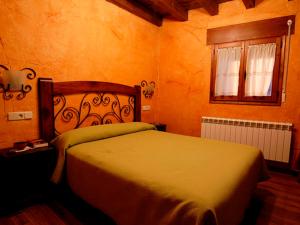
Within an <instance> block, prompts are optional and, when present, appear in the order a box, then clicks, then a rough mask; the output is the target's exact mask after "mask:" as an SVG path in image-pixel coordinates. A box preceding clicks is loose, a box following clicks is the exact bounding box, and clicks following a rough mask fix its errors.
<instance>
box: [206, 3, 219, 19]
mask: <svg viewBox="0 0 300 225" xmlns="http://www.w3.org/2000/svg"><path fill="white" fill-rule="evenodd" d="M204 8H205V10H206V11H207V12H208V13H209V15H211V16H215V15H218V14H219V3H218V2H217V0H210V1H207V3H206V4H205V6H204Z"/></svg>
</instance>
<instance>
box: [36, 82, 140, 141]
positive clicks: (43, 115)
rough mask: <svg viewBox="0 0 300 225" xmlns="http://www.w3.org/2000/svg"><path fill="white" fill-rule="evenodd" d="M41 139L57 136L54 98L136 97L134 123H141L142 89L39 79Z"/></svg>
mask: <svg viewBox="0 0 300 225" xmlns="http://www.w3.org/2000/svg"><path fill="white" fill-rule="evenodd" d="M38 87H39V94H38V96H39V120H40V138H43V139H44V140H46V141H50V140H52V139H53V138H54V136H55V127H54V125H55V121H54V102H53V98H54V96H58V95H64V96H66V95H73V94H83V93H89V92H99V91H101V92H105V93H110V94H115V95H125V96H133V97H134V121H137V122H138V121H141V87H140V86H135V87H130V86H126V85H122V84H115V83H108V82H99V81H70V82H53V80H52V79H50V78H48V79H47V78H39V80H38Z"/></svg>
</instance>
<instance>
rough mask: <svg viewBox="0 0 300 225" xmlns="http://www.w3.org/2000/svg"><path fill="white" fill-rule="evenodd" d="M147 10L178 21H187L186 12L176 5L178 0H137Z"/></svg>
mask: <svg viewBox="0 0 300 225" xmlns="http://www.w3.org/2000/svg"><path fill="white" fill-rule="evenodd" d="M138 1H140V2H141V3H142V4H144V5H145V6H146V7H147V8H149V7H150V8H152V9H153V10H154V11H156V12H158V13H160V14H161V15H163V16H168V17H170V18H172V19H175V20H179V21H186V20H188V11H187V10H186V9H185V8H184V7H182V6H181V5H180V4H178V0H138Z"/></svg>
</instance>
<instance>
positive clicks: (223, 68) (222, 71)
mask: <svg viewBox="0 0 300 225" xmlns="http://www.w3.org/2000/svg"><path fill="white" fill-rule="evenodd" d="M241 50H242V49H241V47H233V48H221V49H218V51H217V57H218V58H217V72H216V83H215V96H221V95H223V96H237V95H238V87H239V70H240V59H241Z"/></svg>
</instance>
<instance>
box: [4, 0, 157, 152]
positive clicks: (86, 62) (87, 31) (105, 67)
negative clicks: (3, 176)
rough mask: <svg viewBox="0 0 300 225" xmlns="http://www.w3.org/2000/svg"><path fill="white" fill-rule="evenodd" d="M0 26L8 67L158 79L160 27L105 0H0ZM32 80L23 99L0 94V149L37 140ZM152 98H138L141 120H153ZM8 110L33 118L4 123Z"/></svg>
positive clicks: (57, 75)
mask: <svg viewBox="0 0 300 225" xmlns="http://www.w3.org/2000/svg"><path fill="white" fill-rule="evenodd" d="M0 28H1V29H0V64H4V65H7V66H9V67H10V68H11V69H21V68H24V67H31V68H33V69H34V70H35V71H36V72H37V74H38V76H39V77H52V78H53V79H54V80H55V81H68V80H100V81H109V82H116V83H122V84H126V85H135V84H138V83H140V82H141V80H143V79H145V80H148V81H149V80H154V81H157V80H156V78H157V65H158V63H157V59H158V55H157V54H158V49H157V48H158V44H157V42H158V40H159V39H158V32H159V28H158V27H156V26H153V25H152V24H150V23H148V22H145V21H144V20H142V19H140V18H138V17H136V16H134V15H132V14H130V13H128V12H127V11H125V10H122V9H120V8H118V7H116V6H115V5H112V4H110V3H108V2H106V1H104V0H86V1H82V0H72V1H70V0H52V1H40V0H9V1H2V0H0ZM156 46H157V47H156ZM36 80H37V79H36ZM36 80H35V81H33V82H28V83H31V84H32V86H33V91H32V92H31V93H29V94H28V95H27V96H26V98H25V99H24V100H22V101H17V100H10V101H4V100H3V99H2V96H0V148H3V147H8V146H11V145H12V143H13V142H15V141H22V140H28V139H32V138H37V137H38V114H37V86H36V83H37V81H36ZM154 99H155V96H154ZM154 99H153V100H145V99H144V98H143V99H142V100H143V104H147V105H148V104H150V105H152V110H151V111H149V112H144V113H143V114H142V118H143V120H144V121H148V122H153V120H154V119H155V118H154V114H153V110H154V108H155V105H154ZM11 111H33V119H32V120H29V121H7V119H6V118H7V113H8V112H11Z"/></svg>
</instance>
